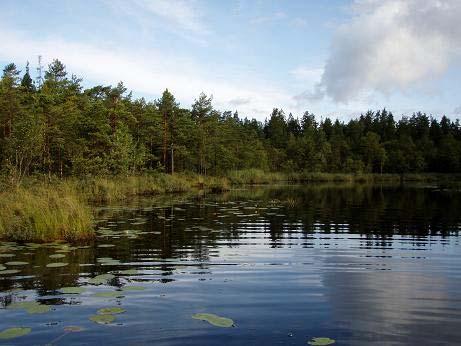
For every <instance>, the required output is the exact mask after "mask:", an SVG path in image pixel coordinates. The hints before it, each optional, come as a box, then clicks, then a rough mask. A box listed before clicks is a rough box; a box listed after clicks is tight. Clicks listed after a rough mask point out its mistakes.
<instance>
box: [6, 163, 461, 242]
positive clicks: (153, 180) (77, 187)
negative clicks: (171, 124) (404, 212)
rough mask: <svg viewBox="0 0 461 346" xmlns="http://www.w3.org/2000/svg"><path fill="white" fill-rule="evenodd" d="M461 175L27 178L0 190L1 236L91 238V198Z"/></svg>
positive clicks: (238, 173)
mask: <svg viewBox="0 0 461 346" xmlns="http://www.w3.org/2000/svg"><path fill="white" fill-rule="evenodd" d="M452 181H461V175H458V174H457V175H453V174H451V175H443V174H405V175H403V176H401V175H396V174H382V175H381V174H335V173H306V172H304V173H289V174H285V173H268V172H264V171H261V170H256V169H250V170H244V171H233V172H229V174H228V175H227V177H209V176H207V177H204V176H199V175H196V174H175V175H168V174H163V173H155V174H146V175H140V176H127V177H122V176H119V177H94V178H86V179H77V178H68V179H64V180H59V179H56V180H53V181H51V182H49V181H46V182H45V181H44V180H43V178H40V177H39V178H35V179H32V178H31V179H29V180H28V181H26V182H25V183H24V184H23V186H21V187H10V188H7V189H5V191H3V192H0V239H5V240H14V241H37V242H49V241H55V240H67V241H71V242H75V241H87V240H91V239H92V238H94V236H95V232H94V223H93V219H94V216H93V213H92V210H91V208H90V204H92V203H109V202H114V201H118V200H124V199H129V198H131V197H134V196H141V195H143V196H153V195H161V194H167V193H180V192H190V191H194V190H197V191H199V190H206V191H211V192H223V191H228V190H230V189H231V188H232V187H237V186H243V185H257V184H275V183H305V184H312V183H325V182H329V183H367V184H368V183H370V184H374V183H401V182H452Z"/></svg>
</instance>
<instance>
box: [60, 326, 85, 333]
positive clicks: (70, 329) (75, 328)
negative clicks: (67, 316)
mask: <svg viewBox="0 0 461 346" xmlns="http://www.w3.org/2000/svg"><path fill="white" fill-rule="evenodd" d="M82 330H85V329H84V328H83V327H79V326H67V327H64V331H65V332H68V333H77V332H81V331H82Z"/></svg>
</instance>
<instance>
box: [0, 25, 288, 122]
mask: <svg viewBox="0 0 461 346" xmlns="http://www.w3.org/2000/svg"><path fill="white" fill-rule="evenodd" d="M0 36H1V37H2V40H1V42H0V60H3V61H14V62H17V63H21V62H25V61H26V60H31V59H33V58H35V57H36V56H37V55H38V54H41V55H43V57H44V63H45V64H47V63H49V62H50V61H51V59H54V58H58V59H60V60H61V61H62V62H63V63H64V64H65V65H66V66H67V70H68V71H69V72H71V73H75V74H77V75H79V76H83V77H84V78H85V79H86V80H90V81H93V82H94V83H100V84H112V85H115V84H116V83H117V82H118V81H123V82H124V83H125V85H126V87H127V88H128V89H132V90H134V91H135V92H138V93H143V94H148V95H152V96H153V97H155V96H158V95H159V94H160V93H161V92H162V91H163V90H164V89H165V88H169V89H170V90H171V91H172V92H173V94H174V95H175V96H176V98H177V99H178V101H180V102H181V103H182V105H183V106H184V107H189V106H190V105H191V104H192V102H193V101H194V99H195V98H196V97H197V96H198V95H199V94H200V92H202V91H203V92H205V93H207V94H209V95H213V96H214V100H213V101H214V105H215V106H216V108H217V109H220V110H227V109H232V110H233V109H235V107H236V106H238V110H239V113H240V114H242V115H245V116H248V117H253V116H258V118H259V119H262V118H263V115H264V116H266V115H268V114H270V111H271V110H272V107H273V106H284V107H288V106H289V105H291V104H293V101H292V99H291V97H290V96H289V94H287V93H286V92H284V91H283V90H280V89H279V88H277V87H276V86H273V85H271V83H267V82H266V81H263V80H260V79H258V78H257V77H255V76H252V75H251V73H250V72H249V71H246V70H245V69H240V70H238V68H236V69H235V70H234V71H231V70H229V71H227V72H226V73H227V74H226V75H217V74H216V73H214V72H215V70H217V69H219V70H222V69H221V68H219V67H218V68H216V69H214V68H209V66H208V65H205V66H203V65H200V64H198V63H196V62H195V61H192V60H190V59H189V58H187V57H184V56H182V57H181V56H178V55H174V56H167V55H165V53H163V52H159V51H156V50H152V49H149V50H142V49H138V50H136V51H133V50H130V49H126V48H125V49H124V48H121V47H104V46H103V45H100V46H91V45H88V44H82V43H77V42H69V41H64V40H61V39H59V38H45V39H41V40H34V39H31V38H28V35H26V34H21V33H18V32H13V31H8V30H3V29H2V28H1V27H0Z"/></svg>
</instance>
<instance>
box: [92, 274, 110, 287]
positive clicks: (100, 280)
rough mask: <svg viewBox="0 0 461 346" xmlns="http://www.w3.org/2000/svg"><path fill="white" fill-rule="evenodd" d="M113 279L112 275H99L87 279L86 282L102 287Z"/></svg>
mask: <svg viewBox="0 0 461 346" xmlns="http://www.w3.org/2000/svg"><path fill="white" fill-rule="evenodd" d="M113 278H115V275H113V274H101V275H97V276H95V277H93V278H91V279H89V280H88V282H89V283H90V284H93V285H104V284H107V283H108V282H109V281H110V280H112V279H113Z"/></svg>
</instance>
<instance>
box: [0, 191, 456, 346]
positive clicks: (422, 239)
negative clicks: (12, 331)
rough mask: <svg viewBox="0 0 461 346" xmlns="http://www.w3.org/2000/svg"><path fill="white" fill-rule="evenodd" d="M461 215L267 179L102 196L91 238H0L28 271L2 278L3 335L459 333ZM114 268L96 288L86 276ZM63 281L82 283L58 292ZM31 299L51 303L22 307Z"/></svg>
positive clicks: (342, 339) (349, 336)
mask: <svg viewBox="0 0 461 346" xmlns="http://www.w3.org/2000/svg"><path fill="white" fill-rule="evenodd" d="M460 211H461V193H460V192H457V191H455V190H444V189H440V188H436V187H427V186H426V187H405V188H402V187H382V186H376V187H370V186H355V187H352V186H349V187H344V186H343V187H341V186H331V185H330V186H328V185H321V186H316V187H293V186H292V187H279V188H257V189H251V190H241V191H234V192H232V193H228V194H225V195H207V196H194V195H191V196H179V197H178V196H176V197H174V199H173V197H171V196H169V197H167V198H163V200H158V199H150V200H149V199H147V200H146V199H143V200H139V201H134V202H132V203H127V204H124V205H118V206H100V207H98V208H97V217H98V227H99V228H98V234H99V236H98V238H97V240H96V242H95V243H94V244H90V245H89V246H81V245H80V246H73V245H68V244H50V245H46V246H39V245H36V244H15V243H1V244H0V256H1V257H0V264H2V265H3V266H4V267H5V269H4V270H12V269H13V270H18V272H17V273H10V274H0V303H1V306H0V307H1V309H0V331H2V330H4V329H7V328H11V327H28V328H31V329H32V331H31V332H30V334H28V335H24V336H21V337H18V338H15V339H9V340H0V344H3V343H5V344H21V345H30V344H39V345H45V344H54V345H64V344H75V345H77V344H78V345H81V344H99V345H103V344H104V345H119V344H120V345H143V344H155V345H217V344H226V345H271V344H280V345H285V344H287V345H306V343H307V341H309V340H311V338H313V337H329V338H331V339H335V340H336V344H337V345H370V344H380V345H399V344H402V345H403V344H405V345H438V344H440V345H445V344H452V345H455V344H460V343H461V244H460V238H459V236H458V232H459V230H460V228H461V213H460ZM111 245H115V246H111ZM53 254H62V255H64V257H63V258H54V259H53V258H50V257H49V256H50V255H53ZM13 255H14V256H13ZM7 256H10V257H7ZM11 262H13V264H11ZM14 262H27V264H24V263H23V264H22V265H18V264H16V265H15V264H14ZM52 262H58V263H60V262H65V263H68V265H67V266H64V267H57V268H50V267H47V264H49V263H52ZM0 269H1V267H0ZM4 270H3V271H4ZM127 270H131V271H127ZM0 273H1V271H0ZM107 273H109V274H112V276H108V277H106V278H102V279H101V280H102V282H103V283H102V284H100V285H97V282H94V280H90V279H91V278H93V277H95V276H97V275H100V274H107ZM89 280H90V281H93V283H91V282H89ZM69 286H83V287H85V289H86V290H85V291H84V292H82V293H80V294H62V293H61V292H60V291H59V289H60V288H62V287H69ZM127 286H136V287H141V288H138V289H137V290H130V291H127V290H126V287H127ZM101 292H117V293H115V295H119V296H123V297H101V296H100V293H101ZM98 293H99V294H98ZM23 301H26V302H27V301H36V302H39V303H40V304H41V305H39V306H40V307H41V306H42V305H46V306H49V307H50V310H49V311H40V312H42V313H30V312H31V311H29V312H28V311H27V309H25V308H17V307H21V306H20V304H19V306H18V304H17V303H18V302H23ZM114 306H118V307H121V308H123V309H124V310H125V312H124V313H122V314H119V315H114V316H115V317H116V319H115V321H113V322H112V323H110V324H108V325H102V324H97V323H95V322H93V321H90V320H89V317H90V316H92V315H95V314H96V313H97V310H98V309H100V308H105V307H114ZM14 307H16V308H14ZM45 310H46V307H45ZM32 312H34V311H32ZM195 313H214V314H217V315H219V316H223V317H227V318H231V319H232V320H233V321H234V324H235V326H234V327H232V328H220V327H216V326H213V325H210V324H208V323H207V322H204V321H200V320H196V319H192V315H193V314H195ZM68 326H78V327H80V328H82V330H80V331H78V332H65V330H64V328H65V327H68Z"/></svg>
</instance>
